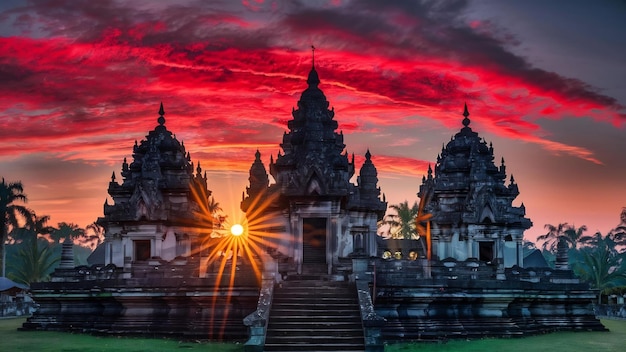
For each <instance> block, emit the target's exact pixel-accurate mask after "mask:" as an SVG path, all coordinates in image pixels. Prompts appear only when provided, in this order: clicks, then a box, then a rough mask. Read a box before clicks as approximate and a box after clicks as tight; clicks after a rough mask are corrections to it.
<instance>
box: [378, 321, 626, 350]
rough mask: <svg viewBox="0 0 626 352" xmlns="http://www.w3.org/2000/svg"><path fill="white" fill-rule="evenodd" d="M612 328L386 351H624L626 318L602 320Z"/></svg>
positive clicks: (392, 347) (394, 347)
mask: <svg viewBox="0 0 626 352" xmlns="http://www.w3.org/2000/svg"><path fill="white" fill-rule="evenodd" d="M602 324H604V326H606V327H607V328H608V329H609V330H610V331H609V332H555V333H551V334H545V335H538V336H530V337H524V338H511V339H482V340H475V341H458V340H457V341H449V342H447V343H403V344H396V345H389V346H386V347H385V352H411V351H419V352H434V351H437V352H444V351H455V352H456V351H463V352H471V351H480V352H484V351H507V352H530V351H533V352H538V351H547V352H556V351H567V352H590V351H593V352H603V351H624V348H625V344H626V321H618V320H602Z"/></svg>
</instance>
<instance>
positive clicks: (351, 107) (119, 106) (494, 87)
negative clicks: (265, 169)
mask: <svg viewBox="0 0 626 352" xmlns="http://www.w3.org/2000/svg"><path fill="white" fill-rule="evenodd" d="M473 5H475V3H473V2H471V1H460V0H459V1H431V0H423V1H414V0H410V1H409V0H390V1H378V0H361V1H357V0H346V1H337V0H335V1H323V0H319V1H260V0H245V1H241V2H233V1H227V0H223V1H200V0H187V1H176V2H169V1H149V0H140V1H131V0H103V1H72V0H40V1H39V0H37V1H36V0H33V1H26V0H24V1H13V2H9V3H6V4H1V5H0V51H1V52H2V53H3V54H2V56H1V57H0V161H10V160H15V159H16V158H18V157H24V156H28V155H31V154H35V153H42V154H47V155H48V156H54V157H57V158H61V159H62V160H65V161H75V162H84V163H89V164H90V165H109V166H115V167H119V165H120V162H121V160H122V159H123V158H124V157H130V155H129V153H130V147H131V146H132V143H133V142H134V140H140V139H142V138H144V135H145V133H146V132H147V131H149V130H151V129H153V128H154V127H155V126H156V118H157V117H158V115H157V113H156V112H157V110H158V106H159V103H160V102H163V103H164V105H165V111H166V115H165V118H166V120H167V122H166V126H167V128H168V129H170V130H171V131H173V132H174V133H175V134H176V136H177V138H178V139H180V140H183V141H184V142H185V145H186V146H187V149H188V150H190V151H191V153H192V158H193V159H194V160H200V161H201V162H202V165H203V167H204V168H205V169H208V170H210V171H211V172H214V173H220V172H226V171H235V172H241V173H245V172H247V171H248V169H249V167H250V163H251V160H253V155H254V151H255V150H256V149H259V150H260V151H261V152H262V154H263V157H264V160H265V161H266V162H267V161H268V160H269V156H270V155H274V156H275V155H276V153H277V152H278V149H279V148H278V144H279V143H280V136H281V135H282V133H283V132H284V131H285V130H286V124H287V121H288V120H290V119H291V109H292V107H295V106H297V101H298V99H299V97H300V94H301V92H302V91H303V90H304V88H305V87H306V86H305V84H306V83H305V80H306V76H307V74H308V71H309V69H310V67H311V51H310V48H311V45H315V47H316V49H317V50H316V51H315V66H316V69H317V71H318V72H319V74H320V78H321V81H322V83H321V85H320V88H321V89H322V90H323V91H324V93H325V94H326V96H327V97H328V99H329V101H330V104H331V106H333V107H334V108H335V112H336V119H337V121H338V123H339V128H340V130H342V131H343V133H344V134H345V135H346V136H353V137H354V140H355V141H357V142H358V143H356V145H354V144H353V145H348V146H347V149H348V151H349V152H350V153H352V152H353V151H354V150H355V149H356V150H358V151H359V153H356V156H357V161H359V160H361V161H362V159H360V158H362V155H359V154H363V152H364V149H365V148H366V147H370V146H371V147H372V154H373V155H375V157H374V160H375V163H376V166H377V168H378V169H379V170H385V171H384V172H385V173H386V176H385V177H389V174H393V175H394V176H392V177H395V176H399V175H400V176H402V175H409V176H411V177H421V176H422V175H423V174H424V172H425V170H426V169H427V164H428V163H429V161H428V160H430V162H433V161H434V159H435V157H436V151H435V152H434V154H432V153H431V154H426V153H422V152H421V150H423V149H425V148H431V147H438V146H439V145H440V143H441V142H444V141H445V138H448V137H449V135H451V134H452V132H450V133H446V137H444V139H441V140H438V141H437V142H435V144H434V145H433V146H425V145H423V144H421V145H419V148H421V149H418V147H417V145H418V144H420V143H422V142H425V141H424V140H423V138H422V136H420V135H419V133H420V132H421V131H422V129H421V128H422V127H423V126H429V128H433V127H432V126H439V128H440V129H447V130H450V131H453V130H455V129H458V128H459V127H460V125H459V123H460V119H461V117H459V116H460V113H461V112H462V108H463V104H464V103H467V104H468V106H469V109H470V113H471V115H470V119H471V120H472V125H471V127H472V128H474V129H475V130H477V131H480V132H481V133H483V134H490V135H493V136H496V137H498V138H502V139H504V140H510V141H515V142H524V143H527V144H529V145H532V146H534V147H538V148H541V149H542V150H543V151H545V152H547V153H548V154H550V155H554V156H565V157H573V158H575V159H578V160H582V161H584V162H585V163H588V164H593V165H598V166H602V165H604V164H605V163H606V161H605V160H604V159H603V157H602V156H601V155H598V150H597V149H592V148H590V147H589V146H588V145H585V144H583V143H582V142H581V141H580V139H574V138H560V139H557V138H556V136H555V134H554V132H553V131H550V130H546V129H545V128H544V127H543V124H544V123H545V121H561V120H570V119H586V118H591V119H593V120H594V121H596V122H597V123H599V124H602V125H607V126H615V127H621V126H622V124H623V121H624V117H625V116H626V108H625V107H624V101H623V100H622V101H619V100H617V99H616V98H615V97H612V96H610V95H609V94H607V93H605V92H604V91H601V90H599V89H598V88H596V87H594V86H592V85H591V84H589V83H587V82H585V81H583V80H581V79H580V78H573V77H566V76H564V75H562V74H559V73H557V72H551V71H549V70H546V69H542V68H540V67H538V66H537V65H536V64H535V62H533V61H531V60H530V59H529V58H528V57H526V56H524V55H522V54H520V53H522V52H523V50H522V49H523V48H520V46H522V44H523V42H521V41H520V39H519V38H518V36H517V35H516V34H515V33H512V32H511V31H509V30H508V29H506V28H504V27H503V25H505V23H504V24H503V23H502V22H501V21H497V18H496V19H489V18H479V16H478V17H477V16H476V14H475V13H473V12H472V11H474V12H475V11H476V10H475V6H473ZM406 131H414V132H413V133H408V132H407V133H406V134H403V135H401V136H397V137H395V138H390V139H389V140H388V141H387V142H386V143H385V144H378V145H372V144H370V143H373V142H370V141H374V140H376V141H380V140H381V139H379V137H377V136H382V135H391V134H394V133H395V134H398V132H400V133H403V132H406ZM433 140H434V138H433ZM429 141H430V140H429ZM435 149H436V148H435ZM359 165H360V164H359ZM411 193H414V192H413V191H411Z"/></svg>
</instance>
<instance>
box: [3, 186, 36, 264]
mask: <svg viewBox="0 0 626 352" xmlns="http://www.w3.org/2000/svg"><path fill="white" fill-rule="evenodd" d="M26 201H27V197H26V195H25V194H24V187H23V186H22V183H21V182H10V183H6V182H5V181H4V178H2V183H0V218H2V226H0V267H1V268H2V276H5V275H6V263H5V260H4V259H5V257H6V253H5V242H6V240H7V235H8V233H9V232H10V231H11V230H12V229H14V228H17V227H19V221H20V220H24V221H26V222H28V221H29V220H30V219H31V218H32V216H33V212H32V211H31V210H30V209H28V208H26V207H25V206H23V205H19V204H15V203H16V202H23V203H25V202H26Z"/></svg>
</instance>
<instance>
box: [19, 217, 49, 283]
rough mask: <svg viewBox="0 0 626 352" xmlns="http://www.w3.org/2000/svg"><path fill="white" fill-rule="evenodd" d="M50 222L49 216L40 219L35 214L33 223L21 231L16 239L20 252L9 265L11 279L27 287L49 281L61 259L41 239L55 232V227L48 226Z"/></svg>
mask: <svg viewBox="0 0 626 352" xmlns="http://www.w3.org/2000/svg"><path fill="white" fill-rule="evenodd" d="M48 220H50V217H49V216H48V215H44V216H41V217H38V216H36V215H35V214H33V216H32V219H31V221H30V222H28V223H27V225H26V226H25V227H23V228H20V229H19V230H20V231H19V234H20V235H19V237H18V236H16V238H15V242H16V243H17V244H15V245H16V246H18V251H17V253H14V254H13V258H12V260H11V263H10V264H9V267H10V268H11V273H10V274H9V275H10V277H11V279H13V280H15V281H19V282H22V283H25V284H27V285H30V283H31V282H36V281H44V280H47V279H48V277H49V276H50V272H51V271H52V269H53V267H54V265H55V264H56V263H57V262H58V261H59V260H60V259H61V257H60V256H59V255H58V254H55V253H54V250H53V249H52V247H51V244H50V242H48V240H46V239H45V238H41V237H40V236H41V235H46V234H49V233H51V232H52V231H53V230H54V228H53V227H51V226H47V225H46V223H47V222H48ZM13 232H15V231H13Z"/></svg>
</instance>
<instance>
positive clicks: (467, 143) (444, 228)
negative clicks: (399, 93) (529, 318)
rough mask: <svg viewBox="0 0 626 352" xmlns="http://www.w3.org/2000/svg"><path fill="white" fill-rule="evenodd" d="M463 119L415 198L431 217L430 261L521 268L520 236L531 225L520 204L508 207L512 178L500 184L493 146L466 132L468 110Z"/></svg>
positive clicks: (502, 178) (500, 172)
mask: <svg viewBox="0 0 626 352" xmlns="http://www.w3.org/2000/svg"><path fill="white" fill-rule="evenodd" d="M463 116H464V119H463V128H461V131H460V132H458V133H457V134H456V135H454V137H453V138H452V140H451V141H450V142H448V144H447V145H446V146H445V147H444V148H443V149H442V150H441V155H439V156H438V157H437V164H436V166H435V176H434V177H433V174H432V169H431V168H430V167H429V169H428V176H427V177H424V178H423V179H422V185H421V186H420V190H419V193H418V196H419V197H420V198H425V201H426V206H425V210H426V212H427V213H431V214H433V218H432V232H431V234H432V249H433V251H432V253H433V256H436V257H438V258H439V259H445V258H448V257H452V258H455V259H457V260H465V259H467V258H477V259H479V260H480V261H484V262H489V263H493V264H497V265H498V267H499V268H500V269H503V268H504V267H505V266H506V267H511V266H513V265H519V266H522V259H523V257H522V237H523V234H524V231H525V230H527V229H528V228H530V227H531V226H532V223H531V221H530V220H529V219H527V218H525V217H524V216H525V214H526V211H525V208H524V205H523V204H522V205H521V206H520V207H514V206H513V205H512V203H513V200H514V199H515V198H516V197H517V196H518V195H519V190H518V187H517V184H516V183H515V180H514V178H513V176H511V178H510V182H509V184H508V185H505V179H506V167H505V165H504V158H503V159H502V164H501V165H500V167H496V165H495V164H494V156H493V146H492V145H491V144H489V145H487V143H486V142H485V141H484V139H481V138H480V137H479V136H478V134H477V133H476V132H474V131H472V129H471V128H470V127H469V124H470V119H469V112H468V110H467V105H465V111H464V112H463Z"/></svg>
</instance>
